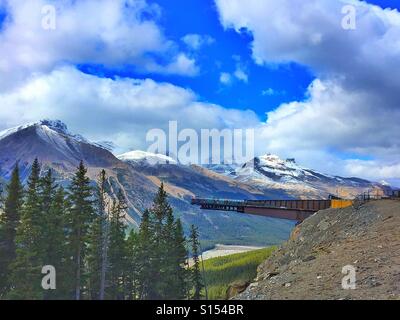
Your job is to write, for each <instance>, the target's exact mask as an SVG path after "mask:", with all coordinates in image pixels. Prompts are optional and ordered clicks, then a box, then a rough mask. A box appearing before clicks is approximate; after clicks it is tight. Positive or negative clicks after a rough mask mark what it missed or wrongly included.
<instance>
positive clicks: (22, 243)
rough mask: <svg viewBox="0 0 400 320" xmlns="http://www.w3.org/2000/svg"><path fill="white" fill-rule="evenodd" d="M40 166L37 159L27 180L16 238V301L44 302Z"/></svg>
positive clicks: (14, 287) (14, 266)
mask: <svg viewBox="0 0 400 320" xmlns="http://www.w3.org/2000/svg"><path fill="white" fill-rule="evenodd" d="M39 184H40V165H39V161H38V160H37V159H35V161H34V162H33V164H32V168H31V174H30V176H29V179H28V188H27V191H26V200H25V204H24V206H23V210H22V216H21V223H20V224H19V225H18V227H17V234H16V238H15V243H16V248H17V249H16V259H15V261H14V262H13V263H12V265H11V266H12V275H11V279H12V282H13V284H12V285H13V290H12V291H11V292H10V295H9V296H10V298H13V299H42V298H43V289H42V287H41V279H42V275H41V269H42V267H43V265H44V261H43V259H44V255H45V247H44V241H43V240H44V237H43V222H44V221H43V215H42V210H41V209H42V208H41V204H40V196H39Z"/></svg>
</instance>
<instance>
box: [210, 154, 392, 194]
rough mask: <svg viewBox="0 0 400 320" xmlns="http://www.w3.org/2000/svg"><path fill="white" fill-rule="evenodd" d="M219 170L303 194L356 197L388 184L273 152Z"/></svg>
mask: <svg viewBox="0 0 400 320" xmlns="http://www.w3.org/2000/svg"><path fill="white" fill-rule="evenodd" d="M221 167H222V168H221ZM210 169H211V170H212V167H211V168H210ZM217 172H225V174H227V175H229V176H230V177H232V178H233V179H235V180H236V181H240V182H242V183H246V184H250V185H253V186H258V187H259V188H262V189H265V188H266V189H281V190H286V191H288V192H289V193H290V194H293V195H295V196H299V197H327V196H328V195H329V194H334V195H338V196H342V197H353V196H355V195H357V194H359V193H361V192H363V191H366V190H370V189H374V188H381V189H383V188H385V187H387V186H383V185H381V184H378V183H372V182H370V181H367V180H364V179H359V178H353V177H352V178H343V177H339V176H332V175H329V174H324V173H321V172H318V171H316V170H312V169H308V168H305V167H302V166H300V165H299V164H297V163H296V161H295V159H286V160H283V159H281V158H279V156H277V155H273V154H267V155H263V156H260V157H256V158H254V159H253V160H251V161H249V162H247V163H245V164H244V165H243V166H239V167H238V168H236V169H235V170H234V171H232V168H231V167H230V166H228V167H227V168H226V169H225V170H224V169H223V165H220V166H219V167H218V171H217Z"/></svg>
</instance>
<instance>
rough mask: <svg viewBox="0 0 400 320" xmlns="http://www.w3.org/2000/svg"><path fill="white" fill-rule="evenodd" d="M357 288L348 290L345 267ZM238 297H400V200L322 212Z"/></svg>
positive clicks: (303, 226) (301, 227) (295, 234)
mask: <svg viewBox="0 0 400 320" xmlns="http://www.w3.org/2000/svg"><path fill="white" fill-rule="evenodd" d="M346 265H352V266H354V267H355V270H356V289H354V290H345V289H343V288H342V285H341V284H342V278H343V277H344V276H345V275H344V274H342V268H343V267H344V266H346ZM236 298H237V299H262V300H264V299H400V201H395V200H379V201H373V202H369V203H366V204H364V205H362V206H361V207H359V208H358V209H356V208H352V207H350V208H346V209H327V210H323V211H319V212H317V213H316V214H315V215H314V216H312V217H310V218H309V219H307V220H305V221H304V222H303V223H302V224H301V225H299V226H297V227H296V228H295V229H294V231H293V232H292V235H291V238H290V240H289V241H287V242H286V243H285V244H284V245H282V247H281V248H280V249H279V250H277V251H276V252H275V253H274V254H273V255H272V256H271V257H270V258H269V259H268V260H267V261H265V262H264V263H263V264H262V265H260V266H259V269H258V276H257V279H256V280H255V282H254V283H252V284H251V285H250V286H249V287H248V288H247V290H246V291H245V292H243V293H242V294H240V295H238V296H237V297H236Z"/></svg>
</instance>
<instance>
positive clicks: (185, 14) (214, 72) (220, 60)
mask: <svg viewBox="0 0 400 320" xmlns="http://www.w3.org/2000/svg"><path fill="white" fill-rule="evenodd" d="M149 2H152V3H156V4H158V5H159V6H160V7H161V9H162V17H161V18H160V21H159V23H160V25H161V26H162V28H163V29H164V32H165V34H166V36H167V37H168V38H169V39H174V40H175V41H176V45H177V46H179V47H180V49H181V50H185V49H187V46H186V45H185V43H184V42H183V41H182V38H183V37H184V36H185V35H187V34H198V35H208V36H210V37H212V39H213V40H214V41H213V43H212V44H210V45H204V46H202V47H201V48H200V49H199V50H196V51H194V52H193V51H192V52H191V53H190V54H191V55H192V56H193V57H194V58H195V59H196V61H197V63H198V65H199V66H200V72H199V74H198V75H197V76H195V77H182V76H180V75H160V74H157V73H145V74H144V73H143V72H142V73H141V72H135V71H133V70H132V68H122V70H120V69H119V70H115V69H114V70H113V69H110V68H104V67H103V66H99V65H92V64H82V65H79V68H80V69H81V70H82V71H84V72H86V73H92V74H96V75H100V76H106V77H115V76H122V77H131V78H139V79H140V78H147V77H150V78H152V79H154V80H157V81H166V82H170V83H174V84H176V85H178V86H181V87H185V88H189V89H191V90H193V91H194V92H195V93H196V94H197V95H198V96H199V99H200V100H201V101H206V102H210V103H216V104H220V105H223V106H225V107H228V108H238V109H252V110H254V111H255V112H256V113H257V115H258V116H259V118H260V120H261V121H265V118H266V115H265V113H266V112H268V111H271V110H274V109H275V108H277V107H278V106H279V105H281V104H282V103H287V102H290V101H299V100H303V99H305V98H306V91H307V87H308V86H309V85H310V83H311V82H312V81H313V80H314V79H315V75H314V74H313V71H312V70H311V69H310V68H309V67H307V66H305V65H301V64H298V63H295V62H291V63H287V64H283V65H279V64H276V65H273V66H267V67H266V66H260V65H258V64H256V63H255V62H254V60H253V59H252V57H251V55H252V51H251V43H252V41H253V37H252V35H251V34H248V33H241V34H239V33H237V32H235V31H234V30H232V29H227V30H224V28H223V26H222V25H221V23H220V21H219V16H218V11H217V8H216V6H215V3H214V1H213V0H190V1H180V0H151V1H149ZM369 3H372V4H376V5H379V6H381V7H383V8H399V9H400V4H399V3H398V1H395V0H372V1H369ZM238 59H239V62H238ZM238 64H239V65H241V67H242V68H243V71H244V72H245V73H246V75H247V76H248V81H247V82H244V81H240V80H238V79H235V78H234V77H233V79H232V82H231V83H230V84H229V85H224V84H222V83H221V82H220V76H221V73H229V74H233V73H234V72H235V70H236V68H237V65H238ZM342 157H347V156H346V155H345V154H343V155H342ZM364 158H370V157H364Z"/></svg>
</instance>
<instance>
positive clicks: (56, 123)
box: [35, 119, 70, 135]
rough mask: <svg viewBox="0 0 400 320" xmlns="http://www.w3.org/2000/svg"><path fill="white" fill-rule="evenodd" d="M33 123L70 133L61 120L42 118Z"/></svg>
mask: <svg viewBox="0 0 400 320" xmlns="http://www.w3.org/2000/svg"><path fill="white" fill-rule="evenodd" d="M35 124H37V125H41V126H46V127H48V128H50V129H53V130H54V131H57V132H59V133H63V134H67V135H70V133H69V131H68V127H67V125H66V124H65V123H64V122H62V121H61V120H50V119H43V120H40V121H39V122H37V123H35Z"/></svg>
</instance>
